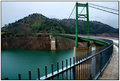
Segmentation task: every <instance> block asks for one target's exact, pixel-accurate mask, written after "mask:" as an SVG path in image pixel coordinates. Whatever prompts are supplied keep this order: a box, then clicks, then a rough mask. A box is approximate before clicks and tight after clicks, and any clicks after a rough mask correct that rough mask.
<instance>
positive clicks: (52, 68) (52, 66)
mask: <svg viewBox="0 0 120 81" xmlns="http://www.w3.org/2000/svg"><path fill="white" fill-rule="evenodd" d="M51 70H52V75H53V64H51Z"/></svg>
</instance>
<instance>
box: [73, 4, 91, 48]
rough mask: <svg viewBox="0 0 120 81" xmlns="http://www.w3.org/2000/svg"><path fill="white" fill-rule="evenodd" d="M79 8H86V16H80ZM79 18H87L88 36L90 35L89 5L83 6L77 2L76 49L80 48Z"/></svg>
mask: <svg viewBox="0 0 120 81" xmlns="http://www.w3.org/2000/svg"><path fill="white" fill-rule="evenodd" d="M78 7H85V8H86V13H85V14H79V13H78ZM79 18H86V19H87V35H88V36H89V35H90V32H89V30H90V29H89V10H88V3H86V4H81V3H77V2H76V30H75V31H76V37H75V47H78V19H79Z"/></svg>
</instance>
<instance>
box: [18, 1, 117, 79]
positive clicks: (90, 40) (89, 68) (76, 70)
mask: <svg viewBox="0 0 120 81" xmlns="http://www.w3.org/2000/svg"><path fill="white" fill-rule="evenodd" d="M89 7H91V8H94V9H97V10H101V11H104V12H108V13H111V14H114V15H118V13H116V12H118V10H116V9H113V8H109V7H105V6H100V5H96V4H92V3H78V2H76V4H75V6H74V7H73V10H72V12H71V13H70V15H69V17H68V19H69V18H70V17H71V15H72V14H73V12H74V10H75V11H76V16H75V17H76V18H75V19H76V24H75V34H74V35H73V34H60V33H55V28H53V27H51V33H47V34H46V35H50V36H51V37H52V38H51V40H52V41H53V42H52V43H51V44H52V49H54V50H55V36H60V37H64V38H68V39H72V40H75V47H74V57H73V58H70V59H66V61H65V62H64V61H62V62H61V63H59V62H57V64H56V65H53V64H51V72H48V68H47V66H45V74H44V76H41V73H40V68H38V69H37V72H38V73H37V74H38V77H36V79H37V80H52V79H58V80H64V79H66V80H96V79H98V77H99V76H100V74H101V73H102V72H103V71H104V69H105V68H106V67H107V64H108V63H109V61H110V59H111V57H112V53H113V41H112V40H108V39H103V38H95V37H91V35H90V27H89ZM79 8H82V10H81V12H80V13H79V12H78V11H79ZM85 9H86V10H85ZM84 10H85V13H83V11H84ZM110 10H112V11H115V12H112V11H110ZM79 19H86V22H87V23H86V25H85V26H84V28H85V29H86V36H82V35H79V34H78V29H79V25H78V20H79ZM83 41H84V42H87V47H86V48H85V49H86V51H87V53H85V54H83V55H81V54H79V52H78V51H79V49H81V48H80V47H79V42H83ZM93 44H98V45H101V46H103V47H102V48H100V49H99V50H92V51H89V50H90V49H92V45H93ZM54 66H56V67H57V68H56V71H54V69H55V68H54ZM28 74H29V77H28V78H29V80H31V79H32V77H31V75H32V72H31V71H28ZM18 79H19V80H21V79H22V74H20V73H19V74H18Z"/></svg>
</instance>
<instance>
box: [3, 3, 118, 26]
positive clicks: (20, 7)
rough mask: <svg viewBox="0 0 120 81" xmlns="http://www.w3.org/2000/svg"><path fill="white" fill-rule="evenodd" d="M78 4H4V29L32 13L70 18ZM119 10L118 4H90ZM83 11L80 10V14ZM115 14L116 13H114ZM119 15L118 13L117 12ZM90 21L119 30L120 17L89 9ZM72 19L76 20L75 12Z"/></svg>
mask: <svg viewBox="0 0 120 81" xmlns="http://www.w3.org/2000/svg"><path fill="white" fill-rule="evenodd" d="M75 3H76V2H2V27H3V26H4V25H5V24H8V23H13V22H15V21H17V20H19V19H22V18H24V17H25V16H28V15H29V14H32V13H41V14H43V15H45V16H47V17H49V18H58V19H64V18H68V17H69V15H70V13H71V11H72V9H73V7H74V5H75ZM88 3H93V4H97V5H101V6H106V7H110V8H114V9H117V10H118V2H88ZM80 11H81V9H79V12H80ZM112 12H115V11H112ZM115 13H118V12H115ZM89 16H90V18H89V19H90V20H92V21H93V20H95V21H100V22H102V23H105V24H108V25H110V26H112V27H114V28H118V15H114V14H111V13H108V12H104V11H100V10H96V9H93V8H91V7H89ZM71 18H75V10H74V13H73V14H72V16H71Z"/></svg>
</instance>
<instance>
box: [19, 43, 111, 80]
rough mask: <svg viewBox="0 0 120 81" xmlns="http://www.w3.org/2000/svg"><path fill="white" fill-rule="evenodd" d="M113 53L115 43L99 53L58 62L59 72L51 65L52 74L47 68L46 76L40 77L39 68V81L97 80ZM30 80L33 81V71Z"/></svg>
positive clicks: (103, 48) (93, 52)
mask: <svg viewBox="0 0 120 81" xmlns="http://www.w3.org/2000/svg"><path fill="white" fill-rule="evenodd" d="M112 52H113V42H111V43H110V44H109V45H107V46H104V47H102V48H101V49H100V50H99V51H97V52H96V51H92V52H91V53H89V52H88V53H86V54H84V56H83V55H82V56H76V57H73V58H70V59H66V61H62V62H61V63H59V62H57V64H56V66H57V68H56V69H57V70H56V71H54V69H55V68H54V65H53V64H51V73H48V71H47V70H48V68H47V66H45V75H44V76H42V77H40V75H41V72H40V68H38V69H37V70H38V77H37V78H36V79H38V80H93V79H97V78H98V77H99V75H100V74H101V72H103V70H104V69H105V67H106V66H107V64H108V62H109V60H110V58H111V56H112ZM28 73H29V80H31V71H29V72H28ZM18 79H19V80H21V74H18Z"/></svg>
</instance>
